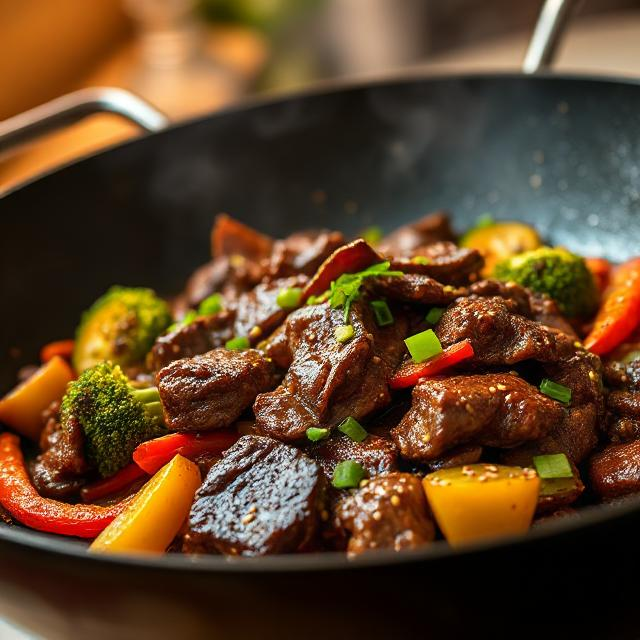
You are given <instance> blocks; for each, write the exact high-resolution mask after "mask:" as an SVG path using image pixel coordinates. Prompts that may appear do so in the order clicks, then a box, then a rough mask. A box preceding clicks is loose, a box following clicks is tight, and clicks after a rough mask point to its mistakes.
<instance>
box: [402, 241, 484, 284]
mask: <svg viewBox="0 0 640 640" xmlns="http://www.w3.org/2000/svg"><path fill="white" fill-rule="evenodd" d="M414 253H415V255H414V257H413V258H393V259H392V260H391V269H394V270H398V271H402V272H403V273H414V274H415V273H417V274H421V275H425V276H429V277H431V278H433V279H434V280H437V281H438V282H442V283H444V284H451V285H465V284H468V283H469V282H471V281H473V280H477V279H478V274H479V272H480V270H481V269H482V267H483V266H484V258H483V257H482V256H481V255H480V252H479V251H477V250H476V249H465V248H462V247H458V246H457V245H455V244H454V243H453V242H436V243H435V244H432V245H429V246H427V247H419V248H418V249H416V251H415V252H414Z"/></svg>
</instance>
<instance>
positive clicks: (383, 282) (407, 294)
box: [365, 273, 466, 305]
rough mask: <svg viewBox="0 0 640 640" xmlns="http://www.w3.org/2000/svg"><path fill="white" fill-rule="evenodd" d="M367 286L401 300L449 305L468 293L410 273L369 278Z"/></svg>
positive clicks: (387, 296)
mask: <svg viewBox="0 0 640 640" xmlns="http://www.w3.org/2000/svg"><path fill="white" fill-rule="evenodd" d="M365 288H366V289H367V290H368V291H370V292H372V293H373V294H374V295H377V296H381V297H383V298H390V299H392V300H398V301H400V302H412V303H418V304H431V305H447V304H449V303H450V302H452V301H453V300H455V299H456V298H457V297H458V296H462V295H466V289H464V288H455V287H452V286H451V285H444V284H442V283H441V282H438V281H437V280H434V279H433V278H430V277H429V276H425V275H421V274H419V273H408V274H405V275H403V276H396V277H384V276H380V277H375V278H367V280H366V281H365Z"/></svg>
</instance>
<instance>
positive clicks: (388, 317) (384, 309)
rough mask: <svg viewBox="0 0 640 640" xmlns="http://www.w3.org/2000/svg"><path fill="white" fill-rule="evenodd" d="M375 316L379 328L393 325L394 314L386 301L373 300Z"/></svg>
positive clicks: (372, 306)
mask: <svg viewBox="0 0 640 640" xmlns="http://www.w3.org/2000/svg"><path fill="white" fill-rule="evenodd" d="M370 304H371V308H372V309H373V314H374V315H375V317H376V324H377V325H378V326H379V327H386V326H387V325H390V324H393V314H392V313H391V309H389V305H388V304H387V303H386V302H385V301H384V300H372V301H371V302H370Z"/></svg>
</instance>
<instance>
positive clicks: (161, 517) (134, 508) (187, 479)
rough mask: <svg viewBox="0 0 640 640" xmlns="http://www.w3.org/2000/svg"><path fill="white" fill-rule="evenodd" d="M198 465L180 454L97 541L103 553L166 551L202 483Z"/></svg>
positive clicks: (94, 548) (95, 548) (96, 547)
mask: <svg viewBox="0 0 640 640" xmlns="http://www.w3.org/2000/svg"><path fill="white" fill-rule="evenodd" d="M200 483H201V479H200V470H199V469H198V466H197V465H196V464H194V463H193V462H191V461H190V460H187V459H186V458H184V457H183V456H181V455H176V456H175V457H174V458H173V459H172V460H171V462H169V463H167V464H166V465H165V466H164V467H162V469H160V471H158V472H157V473H156V474H155V475H154V476H153V478H151V480H149V482H147V484H146V485H145V486H144V487H143V488H142V489H141V490H140V492H139V493H138V495H137V496H136V497H135V498H134V499H133V500H132V502H131V504H130V505H129V506H128V507H127V508H126V509H125V510H124V511H123V512H122V513H121V514H120V515H119V516H118V517H117V518H116V519H115V520H114V521H113V522H112V523H111V524H110V525H109V526H108V527H107V528H106V529H104V531H103V532H102V533H101V534H100V535H99V536H98V537H97V538H96V539H95V540H94V541H93V543H92V545H91V546H90V547H89V551H94V552H99V553H135V552H147V553H162V552H164V551H165V550H166V548H167V547H168V546H169V544H170V543H171V541H172V540H173V539H174V538H175V536H176V534H177V533H178V531H179V530H180V527H181V526H182V523H183V522H184V521H185V519H186V517H187V516H188V514H189V510H190V509H191V504H192V503H193V497H194V495H195V493H196V491H197V489H198V487H199V486H200Z"/></svg>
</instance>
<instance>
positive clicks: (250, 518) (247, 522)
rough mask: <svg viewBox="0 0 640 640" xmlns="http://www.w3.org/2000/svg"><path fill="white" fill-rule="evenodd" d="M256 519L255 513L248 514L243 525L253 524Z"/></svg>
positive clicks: (243, 520) (243, 519)
mask: <svg viewBox="0 0 640 640" xmlns="http://www.w3.org/2000/svg"><path fill="white" fill-rule="evenodd" d="M255 519H256V514H255V513H247V515H246V516H245V517H244V518H242V524H249V523H250V522H253V521H254V520H255Z"/></svg>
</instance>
